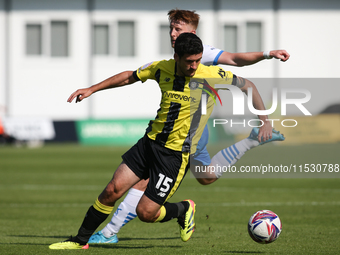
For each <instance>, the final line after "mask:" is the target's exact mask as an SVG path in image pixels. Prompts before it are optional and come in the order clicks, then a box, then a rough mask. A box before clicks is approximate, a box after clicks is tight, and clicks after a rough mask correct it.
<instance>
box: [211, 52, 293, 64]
mask: <svg viewBox="0 0 340 255" xmlns="http://www.w3.org/2000/svg"><path fill="white" fill-rule="evenodd" d="M269 57H270V58H276V59H280V60H281V61H283V62H285V61H287V60H288V59H289V57H290V55H289V53H288V52H287V51H286V50H272V51H270V52H269ZM264 59H265V57H264V54H263V52H244V53H230V52H227V51H224V52H223V53H222V54H221V56H220V57H219V58H218V60H217V64H223V65H231V66H240V67H241V66H248V65H253V64H255V63H257V62H259V61H261V60H264Z"/></svg>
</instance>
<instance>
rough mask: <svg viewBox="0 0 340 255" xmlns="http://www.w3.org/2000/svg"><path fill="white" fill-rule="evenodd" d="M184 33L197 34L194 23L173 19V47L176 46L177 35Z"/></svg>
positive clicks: (171, 30) (171, 35)
mask: <svg viewBox="0 0 340 255" xmlns="http://www.w3.org/2000/svg"><path fill="white" fill-rule="evenodd" d="M182 33H193V34H196V30H195V29H194V27H193V26H192V25H190V24H187V23H185V22H184V21H181V20H180V21H178V20H172V21H171V22H170V40H171V47H172V48H174V47H175V41H176V39H177V37H178V36H179V35H180V34H182Z"/></svg>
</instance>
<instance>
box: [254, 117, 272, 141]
mask: <svg viewBox="0 0 340 255" xmlns="http://www.w3.org/2000/svg"><path fill="white" fill-rule="evenodd" d="M272 133H273V128H272V125H271V124H270V122H269V121H265V122H264V124H263V126H262V127H260V130H259V135H258V141H259V143H261V142H265V141H267V140H269V139H271V138H272Z"/></svg>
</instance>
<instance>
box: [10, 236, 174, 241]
mask: <svg viewBox="0 0 340 255" xmlns="http://www.w3.org/2000/svg"><path fill="white" fill-rule="evenodd" d="M8 236H9V237H25V238H27V237H32V238H33V237H34V238H56V239H65V240H66V239H68V238H70V236H41V235H8ZM170 239H179V238H178V237H155V238H153V237H150V238H140V237H136V238H133V237H131V238H129V237H125V238H119V241H133V240H136V241H138V240H170ZM61 241H62V240H61Z"/></svg>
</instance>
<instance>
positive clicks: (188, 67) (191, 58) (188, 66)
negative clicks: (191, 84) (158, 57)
mask: <svg viewBox="0 0 340 255" xmlns="http://www.w3.org/2000/svg"><path fill="white" fill-rule="evenodd" d="M174 58H175V60H176V63H177V74H178V75H179V76H187V77H192V76H194V75H195V73H196V70H197V68H198V65H199V64H200V63H201V59H202V53H200V54H195V55H189V54H185V55H184V56H183V57H181V58H179V56H178V55H177V54H176V53H175V56H174Z"/></svg>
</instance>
